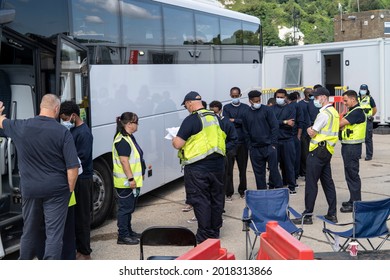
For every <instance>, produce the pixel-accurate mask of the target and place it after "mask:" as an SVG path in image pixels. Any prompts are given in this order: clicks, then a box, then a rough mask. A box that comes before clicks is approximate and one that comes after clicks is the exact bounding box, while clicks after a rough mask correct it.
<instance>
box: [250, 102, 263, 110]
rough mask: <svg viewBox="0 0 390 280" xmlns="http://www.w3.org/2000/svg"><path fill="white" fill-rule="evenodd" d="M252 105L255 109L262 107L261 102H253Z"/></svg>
mask: <svg viewBox="0 0 390 280" xmlns="http://www.w3.org/2000/svg"><path fill="white" fill-rule="evenodd" d="M252 107H253V109H256V110H258V109H260V107H261V103H253V104H252Z"/></svg>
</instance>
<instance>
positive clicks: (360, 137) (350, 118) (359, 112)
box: [340, 90, 366, 213]
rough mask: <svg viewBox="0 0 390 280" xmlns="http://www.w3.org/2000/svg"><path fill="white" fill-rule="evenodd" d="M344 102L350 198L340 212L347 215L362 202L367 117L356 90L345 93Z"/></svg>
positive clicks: (344, 148) (343, 131) (343, 146)
mask: <svg viewBox="0 0 390 280" xmlns="http://www.w3.org/2000/svg"><path fill="white" fill-rule="evenodd" d="M343 100H344V104H345V106H346V107H347V108H348V112H347V114H346V115H345V116H344V118H343V119H342V120H341V121H340V130H341V155H342V156H343V161H344V173H345V180H346V181H347V185H348V190H349V195H350V197H349V200H348V201H345V202H343V203H342V207H341V208H340V211H341V212H343V213H347V212H352V205H353V202H354V201H360V200H362V193H361V188H362V183H361V180H360V176H359V158H360V155H361V154H362V143H364V140H365V138H366V115H365V114H364V111H363V109H362V108H361V107H360V106H359V101H358V96H357V93H356V92H355V91H354V90H348V91H346V92H344V93H343Z"/></svg>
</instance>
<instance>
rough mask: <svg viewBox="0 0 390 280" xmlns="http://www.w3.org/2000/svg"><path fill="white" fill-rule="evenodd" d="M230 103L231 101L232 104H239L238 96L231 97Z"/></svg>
mask: <svg viewBox="0 0 390 280" xmlns="http://www.w3.org/2000/svg"><path fill="white" fill-rule="evenodd" d="M232 103H233V104H234V105H237V104H239V103H240V98H233V99H232Z"/></svg>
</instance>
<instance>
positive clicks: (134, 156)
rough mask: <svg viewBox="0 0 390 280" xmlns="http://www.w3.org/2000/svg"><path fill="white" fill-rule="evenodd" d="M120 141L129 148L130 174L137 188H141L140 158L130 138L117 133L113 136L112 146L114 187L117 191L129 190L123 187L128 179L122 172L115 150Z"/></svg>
mask: <svg viewBox="0 0 390 280" xmlns="http://www.w3.org/2000/svg"><path fill="white" fill-rule="evenodd" d="M122 139H124V140H126V142H127V143H129V145H130V147H131V153H130V157H129V164H130V169H131V172H132V173H133V177H134V180H135V182H136V184H137V188H140V187H142V182H143V180H142V163H141V156H140V154H139V152H138V150H137V148H136V146H135V145H134V143H133V141H132V140H131V138H130V136H128V135H126V136H123V135H122V133H118V134H117V135H116V136H115V139H114V142H113V144H112V163H113V175H114V187H115V188H118V189H125V188H130V186H125V183H126V182H127V181H128V178H127V176H126V174H125V172H124V171H123V167H122V164H121V161H120V159H119V155H118V152H117V150H116V149H115V144H116V143H119V142H120V141H121V140H122Z"/></svg>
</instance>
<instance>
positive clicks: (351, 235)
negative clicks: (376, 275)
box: [317, 198, 390, 252]
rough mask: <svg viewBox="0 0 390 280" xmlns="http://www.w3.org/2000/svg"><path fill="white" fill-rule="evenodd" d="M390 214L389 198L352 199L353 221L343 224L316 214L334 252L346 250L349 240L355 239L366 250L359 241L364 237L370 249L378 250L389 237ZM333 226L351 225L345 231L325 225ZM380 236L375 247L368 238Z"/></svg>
mask: <svg viewBox="0 0 390 280" xmlns="http://www.w3.org/2000/svg"><path fill="white" fill-rule="evenodd" d="M389 215H390V198H386V199H382V200H374V201H354V203H353V212H352V219H353V221H352V222H350V223H345V224H335V223H332V222H331V221H329V220H327V219H325V218H324V216H317V217H318V218H319V219H320V220H322V221H323V222H324V228H323V229H322V232H323V233H324V234H325V237H326V239H327V240H328V242H329V244H330V245H331V246H332V248H333V250H334V251H335V252H337V251H338V252H340V251H346V250H347V248H348V243H349V241H350V240H351V241H357V242H358V243H359V245H360V246H361V247H362V248H363V249H364V250H367V249H366V248H365V247H364V246H363V245H362V244H361V242H360V241H359V239H366V240H367V241H368V243H369V244H370V246H371V248H372V250H375V251H376V250H379V249H380V248H381V247H382V245H383V244H384V243H385V242H386V240H388V239H389V237H390V231H389V229H388V227H387V221H388V220H389ZM327 224H330V225H333V226H347V225H352V228H349V229H348V230H345V231H334V230H331V229H330V228H327V227H326V225H327ZM340 237H342V238H344V239H345V242H344V243H343V244H341V245H340V244H339V238H340ZM377 237H378V238H379V237H380V238H382V241H381V242H380V243H379V245H377V246H376V247H375V246H374V245H373V243H372V242H371V240H370V239H372V238H377Z"/></svg>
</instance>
